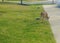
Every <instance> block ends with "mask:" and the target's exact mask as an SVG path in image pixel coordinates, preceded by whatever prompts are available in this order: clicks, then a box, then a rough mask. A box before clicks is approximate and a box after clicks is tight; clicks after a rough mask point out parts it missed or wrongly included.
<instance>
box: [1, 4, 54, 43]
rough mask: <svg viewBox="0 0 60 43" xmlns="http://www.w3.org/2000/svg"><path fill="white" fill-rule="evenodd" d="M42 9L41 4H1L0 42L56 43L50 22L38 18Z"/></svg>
mask: <svg viewBox="0 0 60 43" xmlns="http://www.w3.org/2000/svg"><path fill="white" fill-rule="evenodd" d="M38 7H39V8H38ZM42 11H43V7H42V6H41V5H30V6H24V5H12V4H0V43H55V40H54V36H53V34H52V32H51V28H50V24H49V22H48V21H46V22H44V23H41V20H36V18H37V17H40V13H41V12H42Z"/></svg>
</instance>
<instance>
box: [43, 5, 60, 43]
mask: <svg viewBox="0 0 60 43" xmlns="http://www.w3.org/2000/svg"><path fill="white" fill-rule="evenodd" d="M43 7H44V9H45V11H46V12H47V13H48V15H49V17H50V19H49V22H50V24H51V28H52V32H53V34H54V37H55V40H56V43H60V8H57V7H56V5H43Z"/></svg>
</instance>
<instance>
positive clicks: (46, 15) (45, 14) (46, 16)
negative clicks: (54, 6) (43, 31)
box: [41, 12, 49, 20]
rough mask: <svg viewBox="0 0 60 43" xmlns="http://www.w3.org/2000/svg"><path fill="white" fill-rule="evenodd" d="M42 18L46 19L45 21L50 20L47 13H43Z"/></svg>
mask: <svg viewBox="0 0 60 43" xmlns="http://www.w3.org/2000/svg"><path fill="white" fill-rule="evenodd" d="M41 18H42V19H44V20H48V19H49V17H48V14H47V12H41Z"/></svg>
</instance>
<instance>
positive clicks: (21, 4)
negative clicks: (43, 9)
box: [0, 2, 29, 6]
mask: <svg viewBox="0 0 60 43" xmlns="http://www.w3.org/2000/svg"><path fill="white" fill-rule="evenodd" d="M0 4H13V5H23V6H29V4H24V3H23V4H21V3H13V2H0Z"/></svg>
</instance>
